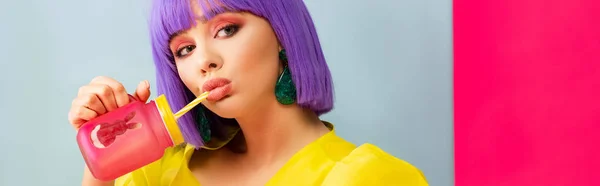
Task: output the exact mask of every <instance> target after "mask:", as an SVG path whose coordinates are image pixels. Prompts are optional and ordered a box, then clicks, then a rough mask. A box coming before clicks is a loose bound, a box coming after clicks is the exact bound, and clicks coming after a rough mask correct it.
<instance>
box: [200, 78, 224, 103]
mask: <svg viewBox="0 0 600 186" xmlns="http://www.w3.org/2000/svg"><path fill="white" fill-rule="evenodd" d="M202 92H210V93H209V94H208V97H206V100H208V101H219V100H221V99H223V98H224V97H225V96H227V94H229V92H231V81H230V80H228V79H225V78H213V79H210V80H208V81H206V82H204V85H202Z"/></svg>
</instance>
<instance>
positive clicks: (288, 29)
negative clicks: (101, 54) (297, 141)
mask: <svg viewBox="0 0 600 186" xmlns="http://www.w3.org/2000/svg"><path fill="white" fill-rule="evenodd" d="M153 1H154V2H153V5H152V9H151V12H150V14H151V15H150V37H151V44H152V55H153V58H154V63H155V66H156V78H157V90H158V94H159V95H160V94H165V96H166V97H167V99H168V101H169V103H170V104H171V107H172V109H173V110H179V109H181V108H182V107H184V106H185V105H186V104H187V103H189V102H190V101H191V100H193V99H194V95H193V94H192V93H191V92H190V91H189V90H188V89H187V87H186V86H185V85H184V84H183V82H182V81H181V79H180V77H179V74H178V73H177V68H176V66H175V63H174V59H173V56H172V53H171V51H170V49H169V43H168V42H169V39H170V37H171V35H173V34H175V33H177V32H180V31H183V30H186V29H189V28H191V27H192V26H193V25H194V24H195V22H196V21H195V18H196V17H198V16H197V15H194V13H193V11H192V7H191V3H190V2H191V1H190V0H153ZM192 1H193V0H192ZM198 5H199V6H200V8H201V10H202V12H203V13H204V15H203V16H204V17H205V18H207V19H208V20H210V19H211V18H212V17H214V16H216V15H218V14H220V13H223V12H249V13H252V14H254V15H256V16H259V17H262V18H264V19H266V20H267V21H268V22H269V23H270V24H271V27H272V28H273V30H274V32H275V34H276V36H277V38H278V40H279V42H280V43H281V45H282V47H283V48H284V49H285V50H286V53H287V58H288V65H289V69H290V72H291V74H292V80H293V81H294V83H295V84H296V90H297V103H298V105H300V106H301V107H303V108H308V109H310V110H312V111H313V112H315V113H316V114H317V115H321V114H324V113H327V112H329V111H331V109H333V99H334V98H333V85H332V84H333V83H332V78H331V74H330V71H329V67H328V66H327V63H326V61H325V58H324V56H323V52H322V49H321V45H320V43H319V38H318V36H317V32H316V29H315V27H314V24H313V21H312V18H311V16H310V14H309V12H308V10H307V8H306V6H305V5H304V2H303V1H302V0H284V1H273V0H199V1H198ZM205 110H207V109H205ZM178 123H179V126H180V128H181V131H182V133H183V136H184V138H185V141H186V142H187V143H189V144H192V145H194V146H196V147H201V146H203V145H204V144H205V142H204V141H202V138H201V136H200V132H199V131H198V126H197V124H196V121H195V114H186V115H184V116H182V117H181V118H180V119H179V121H178ZM217 123H220V122H217ZM211 127H214V126H211Z"/></svg>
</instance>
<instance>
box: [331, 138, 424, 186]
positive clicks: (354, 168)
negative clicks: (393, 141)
mask: <svg viewBox="0 0 600 186" xmlns="http://www.w3.org/2000/svg"><path fill="white" fill-rule="evenodd" d="M323 185H414V186H426V185H428V183H427V181H426V178H425V176H424V175H423V173H422V172H421V171H420V170H419V169H418V168H416V167H415V166H413V165H411V164H410V163H408V162H406V161H404V160H401V159H399V158H396V157H394V156H393V155H391V154H389V153H387V152H385V151H383V150H382V149H380V148H379V147H377V146H375V145H373V144H369V143H366V144H363V145H361V146H359V147H357V148H355V149H354V150H352V151H351V152H350V153H348V154H347V155H346V156H345V157H344V158H342V159H340V160H339V161H338V162H337V163H336V165H335V166H334V167H333V168H332V169H331V171H330V172H329V174H328V175H327V177H326V178H325V180H324V182H323Z"/></svg>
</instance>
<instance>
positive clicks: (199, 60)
mask: <svg viewBox="0 0 600 186" xmlns="http://www.w3.org/2000/svg"><path fill="white" fill-rule="evenodd" d="M150 35H151V40H152V52H153V56H154V61H155V65H156V75H157V84H158V87H157V88H158V93H159V94H165V95H166V96H167V99H168V100H169V102H170V103H171V105H172V107H173V108H174V109H179V108H181V107H183V106H184V105H185V104H187V103H188V102H190V101H191V100H192V99H194V98H195V97H196V96H198V95H200V94H201V93H203V92H206V91H209V92H210V95H209V97H208V99H207V100H206V101H204V102H203V103H202V105H200V106H198V107H197V108H196V109H195V110H193V113H188V114H187V115H186V116H184V117H182V118H181V119H180V120H179V125H180V128H181V129H182V133H183V135H184V138H185V141H186V142H187V143H186V144H185V145H180V146H177V147H173V148H170V149H167V150H166V151H165V154H164V156H163V157H162V159H160V160H158V161H156V162H154V163H152V164H149V165H147V166H145V167H142V168H140V169H138V170H136V171H133V172H131V173H129V174H127V175H124V176H123V177H121V178H119V179H117V180H115V181H114V182H109V183H105V182H101V181H98V180H96V179H94V178H93V177H92V176H91V174H90V173H89V171H88V170H87V168H86V171H85V174H84V180H83V182H84V185H136V186H139V185H219V186H221V185H285V186H289V185H361V186H362V185H415V186H421V185H427V182H426V180H425V177H424V176H423V175H422V173H421V171H419V170H418V169H417V168H415V167H413V166H412V165H410V164H409V163H407V162H405V161H402V160H400V159H398V158H395V157H393V156H391V155H389V154H388V153H386V152H384V151H382V150H381V149H379V148H377V147H376V146H374V145H371V144H363V145H360V146H355V145H354V144H352V143H349V142H348V141H346V140H344V139H342V138H340V137H339V136H337V135H336V134H335V132H334V127H333V124H331V123H329V122H326V121H321V120H320V119H319V116H320V115H321V114H324V113H327V112H329V111H330V110H331V109H332V108H333V86H332V80H331V75H330V72H329V69H328V67H327V64H326V62H325V58H324V57H323V53H322V50H321V47H320V44H319V39H318V37H317V33H316V30H315V28H314V25H313V22H312V19H311V17H310V15H309V12H308V10H307V9H306V7H305V5H304V3H303V2H302V1H301V0H280V1H273V0H199V1H198V0H191V1H190V0H154V3H153V8H152V11H151V19H150ZM132 95H133V97H135V98H136V99H139V100H143V101H146V100H147V99H148V98H149V96H150V89H149V83H148V82H147V81H143V82H142V83H140V85H139V86H138V88H137V90H136V91H135V93H133V94H132ZM129 100H130V98H129V95H128V94H127V92H126V91H125V89H124V88H123V85H122V84H121V83H119V82H118V81H116V80H114V79H111V78H108V77H97V78H95V79H94V80H92V82H91V83H90V84H88V85H85V86H83V87H81V88H80V90H79V94H78V97H77V98H75V100H74V101H73V105H72V109H71V111H70V113H69V119H70V121H71V123H72V124H73V126H74V127H75V128H79V127H80V125H81V124H83V123H85V122H86V121H88V120H90V119H93V118H95V117H97V116H99V115H102V114H104V113H106V112H110V111H112V110H115V109H116V108H118V107H121V106H123V105H125V104H127V103H129ZM340 126H343V124H340Z"/></svg>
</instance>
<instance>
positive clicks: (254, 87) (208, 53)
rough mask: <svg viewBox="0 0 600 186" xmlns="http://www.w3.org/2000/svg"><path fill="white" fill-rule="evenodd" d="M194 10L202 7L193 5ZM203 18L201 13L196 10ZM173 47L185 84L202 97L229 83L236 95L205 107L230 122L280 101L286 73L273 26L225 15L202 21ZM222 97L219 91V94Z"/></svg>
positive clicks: (240, 15)
mask: <svg viewBox="0 0 600 186" xmlns="http://www.w3.org/2000/svg"><path fill="white" fill-rule="evenodd" d="M192 7H198V5H197V4H195V3H192ZM194 12H195V13H196V15H197V16H198V17H201V16H202V15H203V14H202V12H201V9H199V8H196V9H195V10H194ZM169 47H170V49H171V52H172V53H173V56H174V58H175V63H176V65H177V70H178V73H179V76H180V77H181V79H182V81H183V83H184V84H185V85H186V86H187V87H188V88H189V90H191V91H192V92H193V93H194V95H196V96H198V95H200V94H202V92H204V90H203V84H204V83H205V82H206V81H208V80H211V79H214V78H225V79H228V80H229V81H230V82H231V83H230V84H229V85H230V91H226V92H227V93H226V96H225V97H223V98H222V99H220V100H213V101H204V102H203V104H204V105H205V106H206V107H207V108H209V109H210V110H211V111H213V112H214V113H216V114H218V115H219V116H221V117H224V118H236V117H239V116H242V115H244V114H249V113H248V112H249V111H254V110H255V109H257V108H261V107H262V106H264V105H266V104H273V102H276V99H275V95H274V88H275V83H276V81H277V78H278V75H279V72H280V63H279V58H278V52H279V50H280V47H279V42H278V40H277V38H276V36H275V33H274V32H273V30H272V28H271V25H270V24H269V23H268V22H267V21H266V20H264V19H262V18H260V17H257V16H255V15H253V14H250V13H223V14H220V15H218V16H216V17H214V18H212V19H211V20H207V21H204V22H203V21H197V24H196V25H195V26H193V27H192V28H190V29H188V30H184V31H182V32H180V34H178V35H176V36H175V37H173V38H172V39H171V41H170V43H169ZM215 92H216V91H215Z"/></svg>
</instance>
